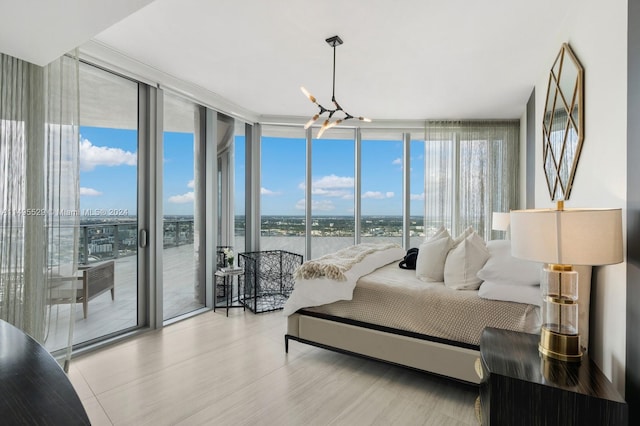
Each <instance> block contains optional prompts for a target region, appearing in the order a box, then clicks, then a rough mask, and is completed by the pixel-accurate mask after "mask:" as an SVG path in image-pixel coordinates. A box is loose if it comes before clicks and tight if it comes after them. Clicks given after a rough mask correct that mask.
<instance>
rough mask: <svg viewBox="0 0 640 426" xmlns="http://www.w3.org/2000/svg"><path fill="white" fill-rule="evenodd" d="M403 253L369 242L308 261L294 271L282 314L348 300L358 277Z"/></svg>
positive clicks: (397, 248)
mask: <svg viewBox="0 0 640 426" xmlns="http://www.w3.org/2000/svg"><path fill="white" fill-rule="evenodd" d="M404 254H405V252H404V250H403V249H402V247H400V246H399V245H397V244H370V243H369V244H359V245H357V246H352V247H348V248H346V249H342V250H339V251H337V252H336V253H333V254H330V255H326V256H322V257H319V258H317V259H313V260H308V261H307V262H305V263H303V264H302V266H300V268H298V270H297V271H296V272H295V278H296V282H295V285H294V287H293V292H292V293H291V295H290V296H289V299H287V302H286V303H285V305H284V310H283V312H284V315H291V314H292V313H294V312H296V311H297V310H298V309H301V308H305V307H308V306H320V305H324V304H327V303H332V302H335V301H338V300H351V298H352V297H353V289H354V288H355V286H356V281H358V279H359V278H360V277H362V276H363V275H366V274H369V273H371V272H372V271H374V270H376V269H377V268H379V267H381V266H384V265H388V264H389V263H391V262H397V261H398V260H400V259H402V258H403V257H404ZM307 277H312V278H307ZM331 277H336V279H333V278H331Z"/></svg>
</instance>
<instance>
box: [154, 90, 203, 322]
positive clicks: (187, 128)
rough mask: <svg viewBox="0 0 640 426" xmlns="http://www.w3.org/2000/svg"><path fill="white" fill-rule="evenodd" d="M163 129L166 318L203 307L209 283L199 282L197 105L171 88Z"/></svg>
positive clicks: (199, 225)
mask: <svg viewBox="0 0 640 426" xmlns="http://www.w3.org/2000/svg"><path fill="white" fill-rule="evenodd" d="M163 110H164V115H163V123H164V132H163V164H162V170H163V179H162V188H163V197H162V208H163V220H164V223H163V229H164V232H163V259H162V275H163V277H162V278H163V279H162V282H163V291H162V296H163V318H164V319H165V320H167V319H170V318H174V317H176V316H178V315H182V314H185V313H187V312H191V311H193V310H196V309H199V308H202V307H204V305H205V291H204V289H205V285H204V283H200V274H198V270H199V268H200V267H201V259H200V256H199V254H200V252H201V246H202V245H201V244H202V242H201V241H200V237H199V235H200V233H199V229H200V227H201V226H202V218H201V217H200V216H199V214H198V211H199V210H198V204H199V203H201V200H199V199H198V194H199V191H198V189H199V188H200V186H201V185H202V184H203V181H204V180H203V179H204V177H203V176H200V173H199V172H198V170H200V168H199V167H198V164H199V162H200V161H202V156H198V155H197V153H198V151H199V146H198V144H197V143H196V137H195V134H196V120H197V119H198V107H197V106H196V105H195V104H194V103H192V102H190V101H187V100H184V99H182V98H180V97H178V96H176V95H172V94H170V93H165V94H164V108H163Z"/></svg>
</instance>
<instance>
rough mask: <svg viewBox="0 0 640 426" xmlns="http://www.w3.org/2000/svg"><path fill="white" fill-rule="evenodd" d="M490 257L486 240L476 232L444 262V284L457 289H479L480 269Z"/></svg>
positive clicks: (453, 250) (459, 245) (461, 243)
mask: <svg viewBox="0 0 640 426" xmlns="http://www.w3.org/2000/svg"><path fill="white" fill-rule="evenodd" d="M487 259H489V250H487V247H486V246H485V243H484V240H483V239H482V238H481V237H480V236H479V235H478V234H477V233H475V232H473V233H472V234H471V235H469V236H468V237H467V238H465V239H464V240H462V242H460V244H458V246H457V247H455V248H454V249H452V250H451V251H450V252H449V255H448V256H447V260H446V262H445V264H444V285H446V286H447V287H449V288H453V289H456V290H477V289H478V287H479V286H480V284H481V283H482V280H481V279H480V278H478V277H477V274H478V271H479V270H480V269H481V268H482V267H483V266H484V264H485V262H486V261H487Z"/></svg>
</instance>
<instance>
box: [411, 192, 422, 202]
mask: <svg viewBox="0 0 640 426" xmlns="http://www.w3.org/2000/svg"><path fill="white" fill-rule="evenodd" d="M411 200H415V201H424V192H423V193H422V194H411Z"/></svg>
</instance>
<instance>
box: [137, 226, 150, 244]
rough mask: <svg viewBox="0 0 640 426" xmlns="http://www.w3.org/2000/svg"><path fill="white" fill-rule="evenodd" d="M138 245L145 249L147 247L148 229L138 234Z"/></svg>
mask: <svg viewBox="0 0 640 426" xmlns="http://www.w3.org/2000/svg"><path fill="white" fill-rule="evenodd" d="M138 243H139V244H140V247H142V248H145V247H146V246H147V243H148V241H147V230H146V229H141V230H140V232H139V233H138Z"/></svg>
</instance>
